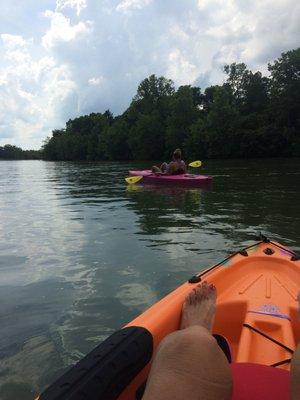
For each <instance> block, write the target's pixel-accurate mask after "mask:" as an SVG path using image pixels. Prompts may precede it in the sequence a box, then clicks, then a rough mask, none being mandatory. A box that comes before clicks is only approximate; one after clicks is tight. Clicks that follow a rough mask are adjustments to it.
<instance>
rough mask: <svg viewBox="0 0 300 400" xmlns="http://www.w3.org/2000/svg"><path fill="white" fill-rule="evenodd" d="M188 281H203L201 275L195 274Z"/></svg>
mask: <svg viewBox="0 0 300 400" xmlns="http://www.w3.org/2000/svg"><path fill="white" fill-rule="evenodd" d="M188 282H189V283H198V282H201V278H200V276H197V275H194V276H192V277H191V278H190V279H189V280H188Z"/></svg>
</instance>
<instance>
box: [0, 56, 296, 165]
mask: <svg viewBox="0 0 300 400" xmlns="http://www.w3.org/2000/svg"><path fill="white" fill-rule="evenodd" d="M268 69H269V71H270V77H264V76H262V74H261V73H260V72H252V71H250V70H249V69H248V68H247V66H246V65H245V64H243V63H240V64H237V63H233V64H231V65H226V66H225V67H224V71H225V73H226V75H227V80H226V82H225V83H224V84H223V85H222V86H211V87H208V88H206V89H205V91H204V92H201V89H200V88H198V87H192V86H189V85H188V86H181V87H179V88H178V90H177V91H176V90H175V88H174V83H173V82H172V81H171V80H169V79H166V78H164V77H159V78H158V77H156V76H155V75H151V76H149V77H148V78H146V79H144V80H143V81H142V82H141V83H140V84H139V86H138V89H137V93H136V95H135V96H134V98H133V100H132V102H131V104H130V106H129V107H128V109H127V110H126V111H125V112H124V113H123V114H122V115H120V116H118V117H115V118H114V117H113V115H112V114H111V112H110V111H109V110H107V111H105V112H104V113H103V114H101V113H92V114H90V115H85V116H81V117H78V118H75V119H74V120H69V121H68V122H67V123H66V127H65V129H59V130H54V131H53V132H52V137H51V138H47V140H46V141H45V143H44V146H43V157H44V158H45V159H49V160H138V159H139V160H142V159H143V160H154V159H155V160H157V159H163V158H164V157H169V156H170V154H171V152H172V151H173V150H174V148H177V147H180V148H183V150H184V151H185V154H186V156H188V158H189V160H191V159H197V158H200V159H202V158H217V157H219V158H220V157H223V158H229V157H230V158H236V157H275V156H300V137H299V130H300V119H299V115H300V112H299V111H300V49H297V50H292V51H289V52H287V53H283V54H282V55H281V57H280V58H279V59H278V60H276V61H275V62H274V63H273V64H269V66H268ZM1 149H2V148H0V157H1ZM20 150H21V149H20Z"/></svg>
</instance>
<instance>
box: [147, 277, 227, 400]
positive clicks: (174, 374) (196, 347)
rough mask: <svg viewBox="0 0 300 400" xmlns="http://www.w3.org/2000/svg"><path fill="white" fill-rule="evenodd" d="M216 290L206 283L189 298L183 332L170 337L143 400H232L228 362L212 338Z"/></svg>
mask: <svg viewBox="0 0 300 400" xmlns="http://www.w3.org/2000/svg"><path fill="white" fill-rule="evenodd" d="M215 308H216V288H215V287H214V286H213V285H210V286H209V285H208V284H207V283H206V282H205V283H203V284H202V285H199V286H198V287H196V288H195V289H193V291H192V292H191V293H190V294H189V295H188V296H187V297H186V299H185V302H184V304H183V308H182V317H181V324H180V327H181V329H180V330H178V331H175V332H172V333H171V334H169V335H168V336H166V337H165V338H164V339H163V340H162V342H161V343H160V345H159V347H158V350H157V352H156V355H155V357H154V360H153V363H152V368H151V371H150V374H149V378H148V381H147V386H146V390H145V393H144V396H143V400H154V399H155V400H171V399H172V400H183V399H189V400H193V399H195V400H196V399H205V400H227V399H228V400H229V399H230V398H231V393H232V377H231V371H230V368H229V364H228V361H227V359H226V357H225V355H224V353H223V351H222V350H221V349H220V347H219V346H218V345H217V342H216V340H215V339H214V337H213V336H212V334H211V329H212V324H213V320H214V316H215Z"/></svg>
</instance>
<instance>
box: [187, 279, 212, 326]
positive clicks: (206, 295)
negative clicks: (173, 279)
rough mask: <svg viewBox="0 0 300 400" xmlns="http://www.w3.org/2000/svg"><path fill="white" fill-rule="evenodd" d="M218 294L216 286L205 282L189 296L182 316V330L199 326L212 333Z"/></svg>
mask: <svg viewBox="0 0 300 400" xmlns="http://www.w3.org/2000/svg"><path fill="white" fill-rule="evenodd" d="M216 298H217V292H216V288H215V287H214V285H208V284H207V283H206V282H204V283H203V284H202V285H199V286H198V287H196V288H194V289H193V290H192V291H191V293H190V294H189V295H188V296H187V298H186V300H185V302H184V304H183V307H182V316H181V329H185V328H188V327H189V326H194V325H199V326H202V327H204V328H206V329H207V330H208V331H209V332H210V333H211V332H212V325H213V322H214V316H215V312H216Z"/></svg>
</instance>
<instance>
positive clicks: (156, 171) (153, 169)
mask: <svg viewBox="0 0 300 400" xmlns="http://www.w3.org/2000/svg"><path fill="white" fill-rule="evenodd" d="M152 172H154V173H155V174H161V173H162V171H161V169H160V168H159V167H157V166H156V165H153V167H152Z"/></svg>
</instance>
